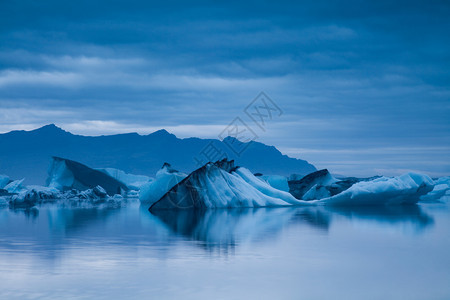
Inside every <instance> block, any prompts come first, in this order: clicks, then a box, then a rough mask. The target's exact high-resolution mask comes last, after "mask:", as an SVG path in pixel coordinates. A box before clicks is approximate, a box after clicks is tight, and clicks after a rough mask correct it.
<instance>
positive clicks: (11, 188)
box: [4, 178, 25, 194]
mask: <svg viewBox="0 0 450 300" xmlns="http://www.w3.org/2000/svg"><path fill="white" fill-rule="evenodd" d="M24 180H25V178H23V179H19V180H14V181H12V182H10V183H8V184H7V185H6V186H5V187H4V189H5V190H7V191H8V192H9V193H11V194H13V193H19V192H21V191H23V190H25V187H24V186H23V185H22V183H23V181H24Z"/></svg>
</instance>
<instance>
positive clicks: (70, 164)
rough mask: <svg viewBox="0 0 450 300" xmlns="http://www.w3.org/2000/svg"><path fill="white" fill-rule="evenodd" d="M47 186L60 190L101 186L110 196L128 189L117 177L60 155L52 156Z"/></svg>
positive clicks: (81, 189)
mask: <svg viewBox="0 0 450 300" xmlns="http://www.w3.org/2000/svg"><path fill="white" fill-rule="evenodd" d="M47 186H48V187H52V188H56V189H58V190H60V191H66V190H71V189H76V190H80V191H83V190H87V189H93V188H95V187H96V186H101V187H102V188H104V189H105V190H106V192H107V193H108V195H110V196H112V195H115V194H122V192H124V191H128V187H127V186H126V185H125V184H124V183H122V182H120V181H118V180H117V179H115V178H113V177H111V176H109V175H107V174H105V173H103V172H100V171H98V170H94V169H91V168H89V167H87V166H85V165H83V164H81V163H79V162H76V161H73V160H69V159H65V158H60V157H53V160H52V163H51V165H50V168H49V170H48V178H47Z"/></svg>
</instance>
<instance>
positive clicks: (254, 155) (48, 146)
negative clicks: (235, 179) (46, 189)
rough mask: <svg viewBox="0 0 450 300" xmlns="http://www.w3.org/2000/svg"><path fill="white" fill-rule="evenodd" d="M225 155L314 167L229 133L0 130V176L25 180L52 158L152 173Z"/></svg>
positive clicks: (285, 168) (273, 166) (256, 168)
mask: <svg viewBox="0 0 450 300" xmlns="http://www.w3.org/2000/svg"><path fill="white" fill-rule="evenodd" d="M218 155H222V156H223V155H225V156H226V157H228V158H229V159H234V160H235V161H236V165H239V166H243V167H246V168H249V169H250V170H251V171H252V172H259V173H263V174H279V175H286V176H287V175H289V174H292V173H299V174H307V173H310V172H313V171H315V170H316V168H315V167H314V166H313V165H311V164H309V163H308V162H306V161H304V160H301V159H295V158H290V157H288V156H286V155H283V154H282V153H281V152H280V151H278V150H277V149H276V148H275V147H273V146H267V145H265V144H262V143H259V142H254V141H253V142H250V143H241V142H240V141H238V140H237V139H235V138H233V137H227V138H225V139H224V140H223V141H220V140H215V139H200V138H184V139H180V138H177V137H176V136H175V135H173V134H171V133H169V132H167V131H166V130H164V129H162V130H158V131H156V132H153V133H151V134H148V135H139V134H137V133H126V134H116V135H107V136H82V135H75V134H72V133H70V132H68V131H65V130H63V129H61V128H59V127H57V126H56V125H54V124H50V125H46V126H43V127H41V128H38V129H35V130H31V131H23V130H20V131H11V132H8V133H4V134H0V174H5V175H8V176H10V177H11V178H13V179H18V178H26V183H27V184H44V182H45V179H46V178H47V169H48V167H49V165H50V162H51V157H52V156H58V157H64V158H67V159H71V160H74V161H77V162H80V163H82V164H85V165H87V166H89V167H93V168H117V169H121V170H123V171H125V172H127V173H133V174H142V175H148V176H154V174H155V173H156V172H157V171H158V170H159V169H160V168H161V166H162V165H163V164H164V162H169V163H170V164H171V165H172V166H174V168H176V169H178V170H180V171H183V172H191V171H193V170H195V169H196V168H198V167H200V166H201V165H202V164H203V163H206V162H207V161H208V160H218V159H220V158H222V157H219V156H218Z"/></svg>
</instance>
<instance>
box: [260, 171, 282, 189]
mask: <svg viewBox="0 0 450 300" xmlns="http://www.w3.org/2000/svg"><path fill="white" fill-rule="evenodd" d="M258 178H260V179H261V180H264V181H265V182H267V183H268V184H269V185H270V186H271V187H273V188H276V189H277V190H281V191H285V192H289V185H288V181H287V178H286V177H285V176H281V175H263V176H258Z"/></svg>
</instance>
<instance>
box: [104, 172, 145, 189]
mask: <svg viewBox="0 0 450 300" xmlns="http://www.w3.org/2000/svg"><path fill="white" fill-rule="evenodd" d="M97 170H99V171H101V172H103V173H105V174H107V175H109V176H111V177H113V178H115V179H117V180H118V181H120V182H122V183H124V184H125V185H126V186H127V187H128V188H129V189H132V190H139V189H140V187H141V186H142V185H144V184H146V183H148V182H149V181H151V180H152V178H151V177H148V176H145V175H134V174H129V173H125V172H124V171H122V170H119V169H113V168H103V169H97Z"/></svg>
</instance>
